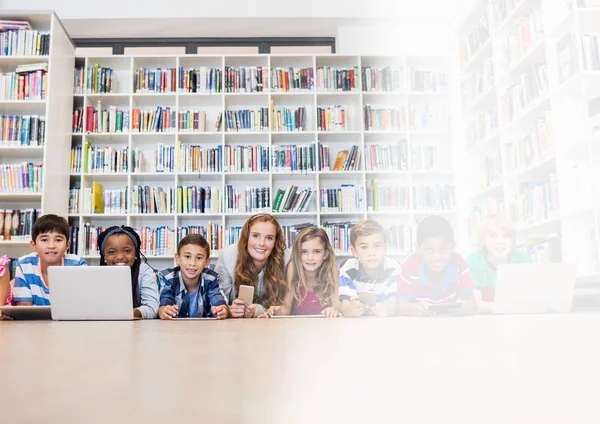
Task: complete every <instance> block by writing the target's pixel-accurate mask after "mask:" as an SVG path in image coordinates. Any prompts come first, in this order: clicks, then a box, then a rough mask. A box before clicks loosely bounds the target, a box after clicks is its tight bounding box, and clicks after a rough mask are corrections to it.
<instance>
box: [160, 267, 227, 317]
mask: <svg viewBox="0 0 600 424" xmlns="http://www.w3.org/2000/svg"><path fill="white" fill-rule="evenodd" d="M159 279H160V281H161V286H162V292H161V294H160V306H167V305H177V307H178V308H179V314H178V316H177V317H178V318H198V317H200V318H207V317H209V318H212V317H213V314H212V311H211V306H219V305H226V304H227V302H225V295H224V294H223V291H222V290H221V287H220V286H219V274H217V273H216V272H215V271H213V270H212V269H208V268H205V269H204V271H202V274H200V285H199V286H198V289H197V290H200V293H199V296H195V297H193V296H189V293H188V291H187V289H186V288H185V284H184V282H183V276H182V275H181V268H180V267H179V266H176V267H175V268H167V269H165V270H162V271H161V272H160V274H159ZM196 293H197V292H196ZM190 298H195V299H196V304H197V306H198V313H197V315H196V316H191V315H192V314H190V311H191V310H192V307H191V305H190V304H189V302H190Z"/></svg>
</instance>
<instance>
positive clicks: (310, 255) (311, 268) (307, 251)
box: [300, 237, 328, 272]
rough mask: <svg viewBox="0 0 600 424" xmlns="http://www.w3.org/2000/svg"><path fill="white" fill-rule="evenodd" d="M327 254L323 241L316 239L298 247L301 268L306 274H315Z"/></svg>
mask: <svg viewBox="0 0 600 424" xmlns="http://www.w3.org/2000/svg"><path fill="white" fill-rule="evenodd" d="M327 255H328V252H327V250H325V245H324V244H323V241H322V240H321V239H319V238H317V237H315V238H314V239H312V240H308V241H305V242H304V243H302V246H301V247H300V260H301V261H302V267H303V268H304V270H305V271H307V272H317V270H318V269H319V268H321V265H323V261H324V260H325V259H326V258H327Z"/></svg>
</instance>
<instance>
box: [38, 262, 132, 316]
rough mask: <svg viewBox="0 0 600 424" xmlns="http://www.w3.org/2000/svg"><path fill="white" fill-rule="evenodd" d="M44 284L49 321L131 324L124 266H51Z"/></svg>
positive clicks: (127, 272) (128, 275)
mask: <svg viewBox="0 0 600 424" xmlns="http://www.w3.org/2000/svg"><path fill="white" fill-rule="evenodd" d="M48 283H49V286H50V304H51V307H50V309H51V313H52V319H53V320H56V321H61V320H64V321H104V320H106V321H108V320H133V301H132V294H131V268H129V267H127V266H123V267H121V266H77V267H75V266H51V267H48Z"/></svg>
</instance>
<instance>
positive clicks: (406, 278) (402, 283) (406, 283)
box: [398, 253, 421, 301]
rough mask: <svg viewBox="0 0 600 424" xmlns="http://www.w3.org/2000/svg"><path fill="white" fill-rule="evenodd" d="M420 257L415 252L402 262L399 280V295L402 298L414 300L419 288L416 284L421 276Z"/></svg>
mask: <svg viewBox="0 0 600 424" xmlns="http://www.w3.org/2000/svg"><path fill="white" fill-rule="evenodd" d="M420 263H421V261H420V257H419V256H418V255H417V254H415V253H413V254H411V255H410V256H409V257H408V258H406V259H405V260H404V262H403V263H402V267H401V270H400V278H399V280H398V296H399V297H400V300H405V301H407V300H413V299H414V298H415V297H416V296H417V294H418V290H419V285H418V284H416V282H417V279H418V278H419V266H420Z"/></svg>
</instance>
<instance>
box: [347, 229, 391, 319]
mask: <svg viewBox="0 0 600 424" xmlns="http://www.w3.org/2000/svg"><path fill="white" fill-rule="evenodd" d="M350 243H351V247H350V249H351V251H352V255H353V256H354V257H353V258H351V259H348V260H347V261H346V262H345V263H344V264H343V265H342V267H341V269H340V288H339V293H340V300H341V308H340V309H341V312H342V314H343V315H344V316H349V317H359V316H362V315H365V314H367V315H377V316H383V317H385V316H391V315H396V313H397V300H396V292H397V285H398V278H399V276H400V265H399V264H398V262H397V261H395V260H393V259H391V258H388V257H386V256H385V252H386V240H385V230H384V229H383V227H382V226H381V225H380V224H379V223H377V222H375V221H373V220H371V219H366V220H363V221H360V222H359V223H357V224H356V225H355V226H354V227H352V230H351V231H350ZM361 292H374V293H375V296H376V304H375V306H368V305H365V304H363V303H362V302H361V301H360V300H359V298H358V296H359V293H361Z"/></svg>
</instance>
